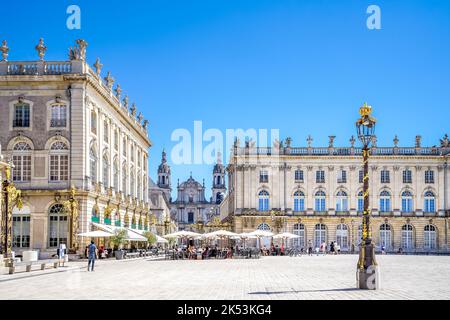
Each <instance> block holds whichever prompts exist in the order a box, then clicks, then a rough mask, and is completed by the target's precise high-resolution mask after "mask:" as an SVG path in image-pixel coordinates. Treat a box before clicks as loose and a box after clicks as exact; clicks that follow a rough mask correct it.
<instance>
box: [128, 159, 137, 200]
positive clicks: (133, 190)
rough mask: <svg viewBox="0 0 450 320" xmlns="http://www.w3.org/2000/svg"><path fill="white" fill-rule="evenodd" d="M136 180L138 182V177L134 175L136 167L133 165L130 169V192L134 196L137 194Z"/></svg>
mask: <svg viewBox="0 0 450 320" xmlns="http://www.w3.org/2000/svg"><path fill="white" fill-rule="evenodd" d="M135 182H136V177H135V175H134V167H133V166H132V167H131V169H130V192H129V194H130V195H131V196H132V197H134V196H135V186H136V185H135Z"/></svg>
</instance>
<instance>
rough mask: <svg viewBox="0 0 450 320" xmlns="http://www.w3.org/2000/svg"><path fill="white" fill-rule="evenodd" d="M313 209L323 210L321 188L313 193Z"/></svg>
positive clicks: (323, 198)
mask: <svg viewBox="0 0 450 320" xmlns="http://www.w3.org/2000/svg"><path fill="white" fill-rule="evenodd" d="M314 200H315V201H314V202H315V205H316V206H315V210H316V211H319V212H322V211H325V192H323V191H322V190H320V191H317V192H316V194H315V199H314Z"/></svg>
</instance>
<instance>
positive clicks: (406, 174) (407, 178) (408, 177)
mask: <svg viewBox="0 0 450 320" xmlns="http://www.w3.org/2000/svg"><path fill="white" fill-rule="evenodd" d="M403 183H412V173H411V170H409V169H406V170H403Z"/></svg>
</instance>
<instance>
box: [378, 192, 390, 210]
mask: <svg viewBox="0 0 450 320" xmlns="http://www.w3.org/2000/svg"><path fill="white" fill-rule="evenodd" d="M390 211H391V194H390V193H389V192H388V191H386V190H384V191H382V192H381V193H380V212H390Z"/></svg>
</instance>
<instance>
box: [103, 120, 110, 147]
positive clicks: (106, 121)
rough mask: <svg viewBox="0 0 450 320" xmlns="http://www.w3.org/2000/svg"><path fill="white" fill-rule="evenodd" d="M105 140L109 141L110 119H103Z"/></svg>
mask: <svg viewBox="0 0 450 320" xmlns="http://www.w3.org/2000/svg"><path fill="white" fill-rule="evenodd" d="M103 141H105V142H106V143H109V124H108V120H106V119H105V120H103Z"/></svg>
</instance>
